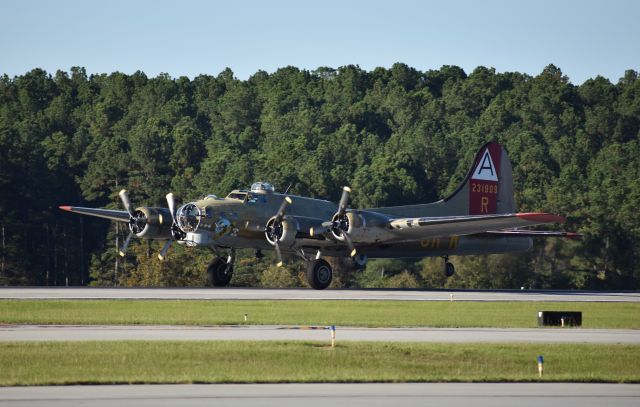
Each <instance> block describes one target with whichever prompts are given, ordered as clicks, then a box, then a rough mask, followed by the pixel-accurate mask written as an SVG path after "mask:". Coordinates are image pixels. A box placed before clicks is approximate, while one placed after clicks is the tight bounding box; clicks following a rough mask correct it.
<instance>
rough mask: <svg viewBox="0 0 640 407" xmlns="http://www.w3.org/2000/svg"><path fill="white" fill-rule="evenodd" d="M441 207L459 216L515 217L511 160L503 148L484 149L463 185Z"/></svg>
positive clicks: (484, 147)
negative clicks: (505, 214) (502, 215)
mask: <svg viewBox="0 0 640 407" xmlns="http://www.w3.org/2000/svg"><path fill="white" fill-rule="evenodd" d="M444 203H445V205H446V206H447V207H449V209H451V210H452V212H455V213H456V214H461V215H462V214H466V215H490V214H496V213H514V212H515V204H514V199H513V176H512V173H511V160H510V159H509V155H508V154H507V151H506V150H505V149H504V147H502V146H501V145H500V144H498V143H497V142H495V141H492V142H489V143H487V144H485V145H483V146H482V147H481V148H480V150H478V153H477V154H476V157H475V160H474V161H473V165H472V166H471V169H470V170H469V172H468V173H467V176H466V177H465V179H464V181H463V182H462V183H461V184H460V186H459V187H458V188H457V189H456V191H455V192H454V193H453V194H451V195H450V196H449V197H448V198H445V199H444Z"/></svg>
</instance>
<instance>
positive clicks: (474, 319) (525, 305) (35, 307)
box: [0, 300, 640, 329]
mask: <svg viewBox="0 0 640 407" xmlns="http://www.w3.org/2000/svg"><path fill="white" fill-rule="evenodd" d="M554 310H555V311H582V316H583V320H582V323H583V327H584V328H627V329H628V328H636V329H638V328H640V303H628V302H620V303H596V302H589V303H587V302H574V303H566V302H563V303H553V302H455V301H454V302H448V301H444V302H432V301H351V300H349V301H312V300H309V301H306V300H301V301H298V300H289V301H286V300H285V301H273V300H269V301H266V300H263V301H249V300H241V301H237V300H236V301H219V300H216V301H204V300H197V301H196V300H194V301H189V300H186V301H183V300H175V301H174V300H172V301H166V300H164V301H163V300H0V323H3V324H127V325H129V324H171V325H174V324H177V325H235V324H262V325H264V324H270V325H342V326H368V327H395V326H416V327H496V328H529V327H535V326H537V323H538V322H537V315H538V311H554ZM245 314H247V316H248V320H247V322H245V321H244V315H245Z"/></svg>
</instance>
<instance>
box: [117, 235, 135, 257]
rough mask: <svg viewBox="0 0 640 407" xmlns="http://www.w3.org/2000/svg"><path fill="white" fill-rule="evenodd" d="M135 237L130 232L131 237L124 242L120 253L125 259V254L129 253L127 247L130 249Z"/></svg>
mask: <svg viewBox="0 0 640 407" xmlns="http://www.w3.org/2000/svg"><path fill="white" fill-rule="evenodd" d="M133 235H134V233H133V232H129V236H127V239H126V240H125V241H124V244H123V245H122V249H120V251H119V252H118V254H119V255H120V257H124V255H125V253H126V252H127V247H129V243H130V242H131V238H132V237H133Z"/></svg>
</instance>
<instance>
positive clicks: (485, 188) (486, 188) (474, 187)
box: [471, 182, 498, 194]
mask: <svg viewBox="0 0 640 407" xmlns="http://www.w3.org/2000/svg"><path fill="white" fill-rule="evenodd" d="M471 191H472V192H480V193H485V194H497V193H498V184H476V183H475V182H472V183H471Z"/></svg>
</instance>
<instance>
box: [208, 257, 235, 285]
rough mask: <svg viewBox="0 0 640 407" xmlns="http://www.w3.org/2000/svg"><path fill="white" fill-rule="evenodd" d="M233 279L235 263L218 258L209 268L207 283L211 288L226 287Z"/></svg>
mask: <svg viewBox="0 0 640 407" xmlns="http://www.w3.org/2000/svg"><path fill="white" fill-rule="evenodd" d="M231 277H233V263H227V262H226V261H225V260H224V259H223V258H220V257H216V259H215V260H213V261H212V262H211V263H210V264H209V267H207V283H208V285H209V286H214V287H225V286H226V285H228V284H229V282H230V281H231Z"/></svg>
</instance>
